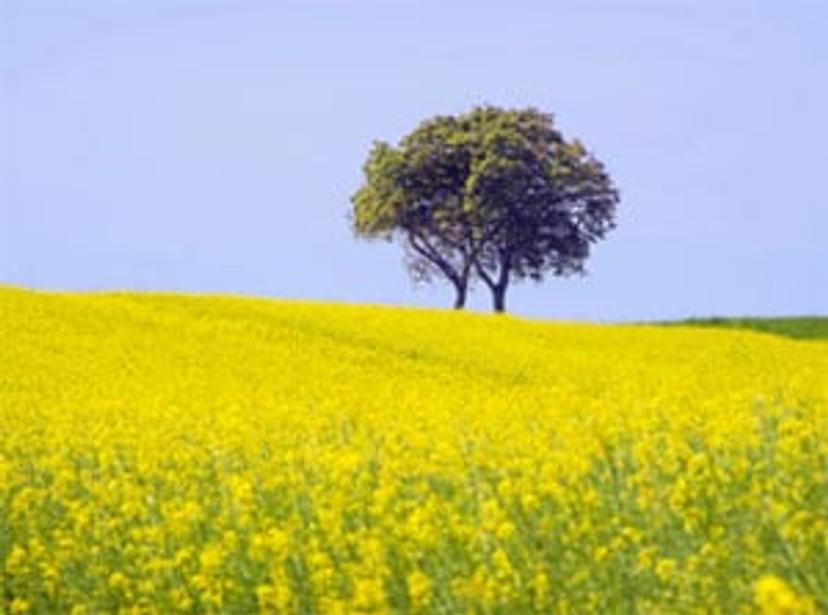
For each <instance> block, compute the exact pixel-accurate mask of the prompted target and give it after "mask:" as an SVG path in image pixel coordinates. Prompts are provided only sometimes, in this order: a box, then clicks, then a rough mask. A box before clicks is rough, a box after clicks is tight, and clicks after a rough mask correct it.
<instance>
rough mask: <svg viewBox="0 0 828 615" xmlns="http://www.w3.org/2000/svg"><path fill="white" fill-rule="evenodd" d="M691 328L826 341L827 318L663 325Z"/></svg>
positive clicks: (703, 320) (716, 320) (693, 320)
mask: <svg viewBox="0 0 828 615" xmlns="http://www.w3.org/2000/svg"><path fill="white" fill-rule="evenodd" d="M664 324H669V325H677V326H681V325H689V326H693V327H725V328H733V329H749V330H753V331H760V332H762V333H774V334H777V335H785V336H787V337H792V338H796V339H828V317H826V316H798V317H792V318H691V319H688V320H682V321H676V322H670V323H664Z"/></svg>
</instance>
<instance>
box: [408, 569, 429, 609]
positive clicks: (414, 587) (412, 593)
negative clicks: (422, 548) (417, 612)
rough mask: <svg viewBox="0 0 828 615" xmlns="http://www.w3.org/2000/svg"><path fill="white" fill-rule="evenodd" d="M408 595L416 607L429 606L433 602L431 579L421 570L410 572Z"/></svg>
mask: <svg viewBox="0 0 828 615" xmlns="http://www.w3.org/2000/svg"><path fill="white" fill-rule="evenodd" d="M406 581H407V583H408V595H409V597H410V598H411V602H412V604H413V606H414V608H416V609H422V608H424V607H427V606H428V605H429V604H430V603H431V580H430V579H429V578H428V575H426V574H425V573H423V572H422V571H420V570H415V571H414V572H411V573H409V575H408V577H407V579H406Z"/></svg>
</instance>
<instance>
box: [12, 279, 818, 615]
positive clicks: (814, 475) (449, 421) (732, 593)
mask: <svg viewBox="0 0 828 615" xmlns="http://www.w3.org/2000/svg"><path fill="white" fill-rule="evenodd" d="M826 374H828V341H821V340H809V341H800V340H795V339H789V338H786V337H782V336H777V335H768V334H765V333H755V332H751V331H748V330H742V329H738V328H728V329H717V328H710V327H706V328H705V327H697V326H693V327H687V326H670V327H656V326H610V325H604V326H600V325H587V324H575V323H543V322H533V321H527V320H521V319H517V318H513V317H509V316H504V317H496V316H489V315H474V314H458V313H451V312H442V311H426V310H404V309H391V308H380V307H369V306H344V305H329V304H303V303H296V302H275V301H264V300H252V299H238V298H229V297H217V296H210V297H203V296H202V297H198V296H176V295H141V294H109V295H83V294H76V295H73V294H46V293H34V292H28V291H22V290H15V289H0V562H2V569H1V570H2V577H0V612H6V613H24V612H36V613H46V612H49V613H52V612H66V613H74V614H75V615H80V614H82V613H89V614H91V613H104V612H106V613H109V612H119V611H120V612H125V613H154V612H157V613H168V612H184V613H219V612H221V613H255V612H264V613H282V612H285V613H288V612H302V613H311V612H319V613H367V612H387V611H392V612H400V613H430V612H433V613H504V614H505V613H510V614H511V613H522V612H556V613H650V614H656V613H658V614H662V613H664V614H666V613H723V614H725V613H726V614H733V613H764V614H772V613H773V614H782V613H786V614H795V613H803V614H804V613H818V612H823V611H826V609H828V377H826Z"/></svg>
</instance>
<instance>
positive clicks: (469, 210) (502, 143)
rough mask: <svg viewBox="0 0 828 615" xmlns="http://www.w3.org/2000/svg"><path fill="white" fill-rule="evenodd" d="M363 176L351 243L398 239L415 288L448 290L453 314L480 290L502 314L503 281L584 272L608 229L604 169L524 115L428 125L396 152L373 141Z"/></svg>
mask: <svg viewBox="0 0 828 615" xmlns="http://www.w3.org/2000/svg"><path fill="white" fill-rule="evenodd" d="M363 171H364V175H365V181H364V183H363V185H362V187H360V189H359V190H358V191H357V192H356V194H354V196H353V197H352V199H351V201H352V204H353V210H352V216H351V218H352V222H353V228H354V232H355V234H356V235H357V236H359V237H363V238H369V239H371V238H374V239H375V238H382V239H387V240H389V241H390V240H392V239H397V240H399V241H400V242H401V243H402V245H403V248H404V249H405V254H406V263H407V265H408V268H409V271H410V272H411V273H412V275H413V276H414V279H415V280H417V281H431V280H433V279H435V278H445V279H446V280H448V281H449V282H450V283H451V284H452V286H453V287H454V290H455V301H454V307H455V308H458V309H460V308H462V307H463V306H464V305H465V302H466V296H467V293H468V290H469V288H470V286H471V285H472V284H473V283H474V282H475V281H478V280H479V281H482V282H483V283H484V284H485V285H486V286H487V287H488V288H489V290H490V291H491V293H492V299H493V306H494V310H495V311H496V312H503V311H504V310H505V309H506V290H507V288H508V286H509V284H510V282H511V281H513V280H514V281H520V280H524V279H527V278H528V279H531V280H535V281H541V280H542V279H543V277H544V275H545V274H546V273H548V272H551V273H552V274H554V275H561V276H566V275H571V274H574V273H583V272H584V271H585V269H584V262H585V261H586V259H587V258H588V257H589V253H590V246H591V244H593V243H594V242H596V241H597V240H599V239H601V238H603V237H604V236H605V234H606V233H607V232H608V231H609V230H611V229H612V228H613V227H614V226H615V222H614V218H615V210H616V205H617V204H618V200H619V199H618V192H617V190H616V189H615V187H614V186H613V184H612V181H611V180H610V178H609V176H608V175H607V173H606V172H605V170H604V167H603V165H602V164H601V163H600V162H599V161H598V160H596V159H595V158H594V157H593V156H592V155H591V154H590V153H589V152H588V151H587V150H586V149H585V148H584V146H583V145H581V143H580V142H579V141H577V140H573V141H567V140H566V139H564V137H563V135H561V133H560V132H559V131H558V130H557V129H556V128H555V126H554V123H553V119H552V116H551V115H549V114H546V113H541V112H540V111H538V110H536V109H532V108H529V109H516V110H511V109H500V108H497V107H492V106H484V107H477V108H475V109H473V110H472V111H470V112H468V113H465V114H462V115H459V116H438V117H435V118H433V119H430V120H427V121H425V122H423V123H422V124H420V126H419V127H417V129H416V130H414V132H412V133H411V134H409V135H408V136H406V137H405V138H403V139H402V141H401V142H400V144H399V146H398V147H393V146H391V145H388V144H387V143H384V142H381V141H378V142H375V143H374V146H373V148H372V150H371V152H370V154H369V156H368V160H367V162H366V163H365V166H364V169H363Z"/></svg>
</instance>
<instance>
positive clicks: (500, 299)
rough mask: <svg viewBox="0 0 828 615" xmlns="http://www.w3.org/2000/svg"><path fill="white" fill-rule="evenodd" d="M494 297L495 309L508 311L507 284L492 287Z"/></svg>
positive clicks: (500, 311) (499, 312)
mask: <svg viewBox="0 0 828 615" xmlns="http://www.w3.org/2000/svg"><path fill="white" fill-rule="evenodd" d="M492 299H493V303H494V311H495V312H496V313H498V314H502V313H503V312H505V311H506V286H500V285H497V286H495V287H494V288H492Z"/></svg>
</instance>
